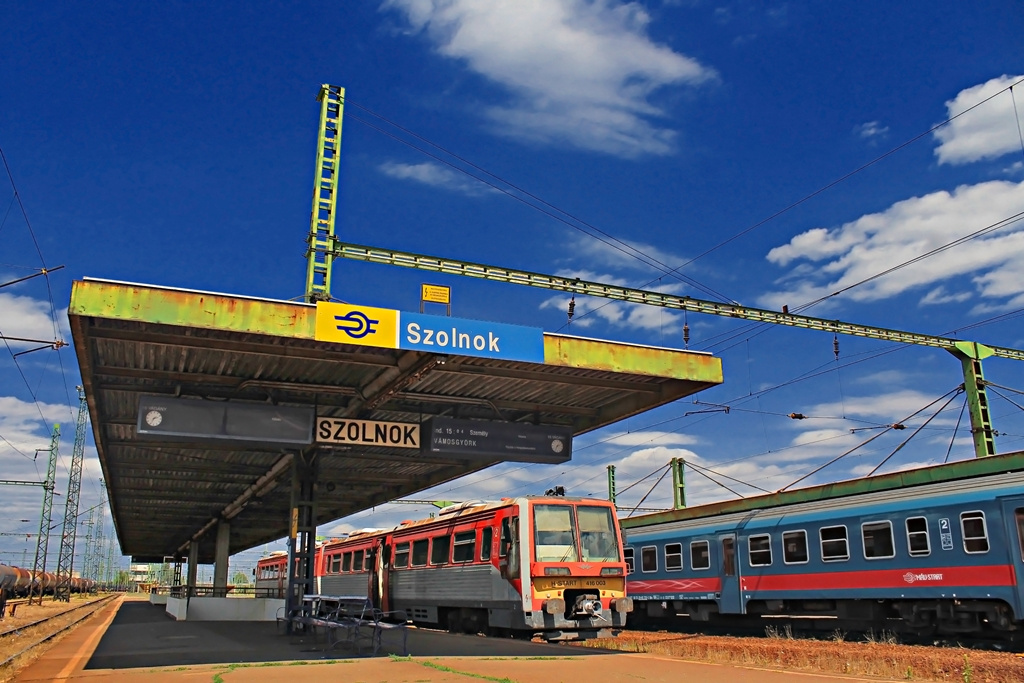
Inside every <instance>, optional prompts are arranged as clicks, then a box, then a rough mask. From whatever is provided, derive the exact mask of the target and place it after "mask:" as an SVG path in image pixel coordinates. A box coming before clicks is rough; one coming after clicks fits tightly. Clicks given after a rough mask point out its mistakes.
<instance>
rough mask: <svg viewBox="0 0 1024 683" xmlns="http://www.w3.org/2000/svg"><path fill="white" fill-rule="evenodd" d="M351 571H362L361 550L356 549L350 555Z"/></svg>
mask: <svg viewBox="0 0 1024 683" xmlns="http://www.w3.org/2000/svg"><path fill="white" fill-rule="evenodd" d="M352 571H354V572H361V571H363V551H362V550H357V551H355V553H354V554H353V555H352Z"/></svg>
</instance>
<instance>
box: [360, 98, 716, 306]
mask: <svg viewBox="0 0 1024 683" xmlns="http://www.w3.org/2000/svg"><path fill="white" fill-rule="evenodd" d="M346 104H351V105H352V106H354V107H357V108H359V109H362V110H363V111H366V112H367V113H369V114H370V115H372V116H375V117H376V118H378V119H380V120H381V121H384V122H386V123H387V124H388V125H391V126H394V127H395V128H398V129H399V130H401V131H403V132H406V133H408V134H409V135H412V136H413V137H415V138H417V139H419V140H422V141H423V142H424V143H425V144H428V145H430V146H432V147H434V148H436V149H438V150H440V151H441V152H443V153H444V154H448V155H450V156H451V157H453V158H455V159H458V160H459V161H461V162H463V163H465V164H467V165H469V166H471V167H473V168H474V169H477V170H479V171H480V172H481V173H484V174H486V175H488V176H490V177H491V178H494V179H495V180H496V181H497V183H495V182H492V181H490V180H487V179H486V178H482V177H480V176H478V175H474V174H473V173H470V172H469V171H467V170H466V169H464V168H460V167H459V166H458V165H456V164H453V163H452V162H451V161H448V160H447V159H444V158H442V157H440V156H438V155H436V154H433V153H431V152H429V151H427V150H425V149H423V148H422V147H418V146H416V145H414V144H412V143H411V142H409V141H408V140H403V139H402V138H401V137H400V136H398V135H395V134H394V133H392V132H390V131H387V130H384V129H383V128H381V127H379V126H375V125H374V124H372V123H370V122H369V121H366V120H364V119H361V118H359V117H357V116H354V115H353V114H351V113H350V112H345V117H346V118H350V119H352V120H353V121H357V122H359V123H361V124H363V125H364V126H366V127H368V128H370V129H372V130H375V131H377V132H379V133H381V134H383V135H386V136H388V137H390V138H392V139H394V140H396V141H398V142H401V143H402V144H404V145H407V146H408V147H411V148H412V149H415V150H416V151H418V152H420V153H421V154H424V155H426V156H428V157H430V158H431V159H434V160H435V161H437V162H439V163H442V164H444V165H446V166H448V167H449V168H452V169H454V170H456V171H458V172H459V173H462V174H464V175H467V176H469V177H470V178H473V179H474V180H476V181H478V182H481V183H483V184H485V185H487V186H488V187H490V188H492V189H494V190H496V191H498V192H501V193H502V194H504V195H506V196H507V197H510V198H512V199H514V200H516V201H518V202H520V203H522V204H524V205H526V206H528V207H530V208H532V209H533V210H535V211H538V212H539V213H542V214H544V215H545V216H548V217H549V218H553V219H555V220H556V221H558V222H560V223H562V224H564V225H566V226H568V227H570V228H572V229H573V230H576V231H578V232H581V233H583V234H585V235H587V236H588V237H591V238H593V239H596V240H597V241H599V242H601V243H603V244H605V245H607V246H609V247H611V248H613V249H615V250H616V251H619V252H621V253H623V254H625V255H626V256H629V257H630V258H633V259H636V260H638V261H640V262H641V263H644V264H645V265H648V266H651V267H653V268H655V269H656V270H659V271H661V272H662V273H663V274H665V275H669V276H671V277H674V278H677V279H679V280H681V281H682V282H685V283H686V284H688V285H690V286H691V287H693V288H695V289H698V290H700V291H702V292H704V293H705V294H707V295H708V296H712V297H714V298H716V299H719V300H720V301H724V302H729V303H736V302H735V301H733V300H732V299H730V298H729V297H727V296H726V295H724V294H722V293H721V292H717V291H715V290H714V289H712V288H711V287H708V286H707V285H704V284H702V283H700V282H698V281H697V280H694V279H693V278H691V277H690V276H688V275H683V274H682V273H680V272H678V271H679V268H671V267H670V266H669V265H668V264H665V263H662V262H661V261H659V260H658V259H656V258H654V257H653V256H650V255H648V254H646V253H644V252H643V251H642V250H640V249H637V248H636V247H634V246H632V245H631V244H628V243H626V242H623V241H622V240H620V239H618V238H616V237H613V236H612V235H610V234H609V233H607V232H605V231H603V230H601V229H600V228H597V227H595V226H594V225H591V224H590V223H587V222H586V221H584V220H583V219H581V218H577V217H576V216H574V215H573V214H571V213H569V212H567V211H564V210H562V209H559V208H558V207H556V206H554V205H553V204H550V203H549V202H546V201H544V200H543V199H540V198H539V197H537V196H536V195H533V194H531V193H530V192H528V191H526V190H524V189H522V188H520V187H519V186H517V185H514V184H512V183H510V182H508V181H506V180H504V179H502V178H501V177H500V176H497V175H495V174H493V173H490V172H489V171H486V170H484V169H482V168H480V167H479V166H477V165H475V164H473V163H472V162H469V161H466V160H465V159H463V158H462V157H460V156H458V155H457V154H454V153H452V152H449V151H448V150H446V149H445V148H444V147H441V146H440V145H437V144H435V143H433V142H430V141H429V140H426V139H424V138H422V137H421V136H419V135H416V134H415V133H413V132H411V131H408V130H407V129H405V128H403V127H402V126H400V125H398V124H397V123H394V122H392V121H389V120H388V119H386V118H384V117H382V116H380V115H378V114H375V113H374V112H372V111H370V110H369V109H366V108H365V107H362V106H360V105H357V104H355V103H352V102H346ZM499 183H500V184H499ZM502 184H503V185H507V186H508V187H509V188H512V189H513V190H515V192H512V191H510V190H509V189H507V188H506V187H502ZM516 192H519V193H522V195H525V197H528V198H529V199H531V200H533V201H536V202H538V203H540V204H541V205H542V206H538V205H537V204H533V203H531V202H530V201H527V199H526V198H524V196H520V195H519V194H516ZM590 231H593V232H590ZM594 233H598V234H594Z"/></svg>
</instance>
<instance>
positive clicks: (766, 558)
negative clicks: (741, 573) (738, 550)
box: [747, 534, 772, 567]
mask: <svg viewBox="0 0 1024 683" xmlns="http://www.w3.org/2000/svg"><path fill="white" fill-rule="evenodd" d="M747 543H748V546H749V547H748V551H749V553H748V554H749V556H750V558H749V559H750V566H751V567H767V566H769V565H770V564H771V563H772V537H771V536H769V535H768V534H764V535H763V536H751V537H750V538H749V539H748V540H747Z"/></svg>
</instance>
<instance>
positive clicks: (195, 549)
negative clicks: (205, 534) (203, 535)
mask: <svg viewBox="0 0 1024 683" xmlns="http://www.w3.org/2000/svg"><path fill="white" fill-rule="evenodd" d="M198 564H199V543H198V542H197V541H192V542H191V543H189V544H188V580H187V582H188V597H190V598H191V597H192V596H194V595H195V594H196V576H197V575H198V573H199V567H198V566H197V565H198Z"/></svg>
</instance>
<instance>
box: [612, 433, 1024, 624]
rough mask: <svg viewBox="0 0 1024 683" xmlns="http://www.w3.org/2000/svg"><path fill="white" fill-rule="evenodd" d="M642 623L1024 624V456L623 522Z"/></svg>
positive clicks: (994, 458) (631, 583)
mask: <svg viewBox="0 0 1024 683" xmlns="http://www.w3.org/2000/svg"><path fill="white" fill-rule="evenodd" d="M621 524H622V527H623V531H624V534H625V546H626V547H625V555H626V562H627V572H628V575H627V591H628V593H629V595H630V596H631V597H632V598H633V602H634V609H635V611H634V617H635V618H639V619H638V620H641V619H643V618H644V617H646V618H648V619H651V618H655V619H657V618H669V617H674V616H676V615H680V616H688V617H690V618H691V619H692V620H695V621H710V620H712V619H725V618H736V617H739V616H741V615H747V616H748V617H758V616H762V617H763V616H768V615H772V616H776V615H789V616H822V617H826V616H827V617H836V618H838V619H840V620H843V625H844V626H853V625H862V626H864V627H865V628H867V627H878V626H884V627H886V628H891V629H893V630H902V631H910V632H915V633H919V634H934V633H944V634H951V633H977V634H981V633H983V632H989V633H991V632H1004V633H1005V632H1010V631H1015V630H1018V629H1020V628H1021V627H1022V626H1024V583H1022V577H1024V452H1015V453H1007V454H1004V455H998V456H992V457H989V458H981V459H976V460H969V461H963V462H955V463H950V464H947V465H938V466H935V467H927V468H922V469H917V470H910V471H906V472H898V473H895V474H886V475H881V476H875V477H869V478H865V479H859V480H853V481H847V482H840V483H836V484H828V485H823V486H815V487H811V488H805V489H797V490H794V491H786V492H782V493H774V494H767V495H762V496H756V497H751V498H745V499H743V500H738V501H727V502H723V503H714V504H710V505H702V506H698V507H691V508H685V509H681V510H673V511H670V512H662V513H656V514H651V515H643V516H640V517H634V518H630V519H624V520H621Z"/></svg>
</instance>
